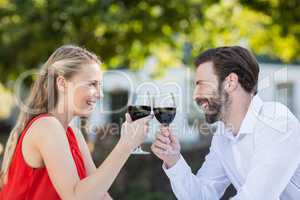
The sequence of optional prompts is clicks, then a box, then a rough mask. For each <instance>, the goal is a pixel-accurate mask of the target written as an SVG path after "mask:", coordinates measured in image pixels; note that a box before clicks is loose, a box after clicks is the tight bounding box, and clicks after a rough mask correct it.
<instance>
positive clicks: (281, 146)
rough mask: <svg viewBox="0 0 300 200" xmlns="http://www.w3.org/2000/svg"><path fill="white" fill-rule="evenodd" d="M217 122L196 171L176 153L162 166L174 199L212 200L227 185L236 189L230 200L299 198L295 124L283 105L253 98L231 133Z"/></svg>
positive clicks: (299, 129)
mask: <svg viewBox="0 0 300 200" xmlns="http://www.w3.org/2000/svg"><path fill="white" fill-rule="evenodd" d="M217 124H218V128H217V131H216V133H215V134H214V136H213V139H212V143H211V147H210V152H209V154H208V155H207V156H206V158H205V162H204V163H203V165H202V167H201V168H200V170H199V171H198V172H197V174H196V175H194V174H193V173H192V171H191V169H190V167H189V166H188V164H187V163H186V162H185V160H184V158H183V157H182V156H181V158H180V160H179V161H178V162H177V163H176V164H175V165H174V166H173V167H172V168H170V169H166V168H165V166H163V169H164V171H165V173H166V174H167V176H168V177H169V179H170V182H171V186H172V189H173V191H174V193H175V195H176V197H177V198H178V199H179V200H217V199H220V198H221V197H222V195H223V194H224V192H225V190H226V188H227V187H228V186H229V185H230V183H232V184H233V185H234V187H235V188H236V190H237V194H236V196H234V197H233V198H232V199H231V200H279V199H280V200H299V199H300V125H299V122H298V120H297V119H296V118H295V116H294V115H293V114H292V113H291V112H290V111H289V110H288V108H287V107H286V106H284V105H282V104H280V103H276V102H263V101H262V100H261V99H260V98H259V97H258V96H255V97H253V99H252V101H251V104H250V106H249V109H248V111H247V113H246V116H245V118H244V119H243V122H242V124H241V128H240V131H239V133H238V134H237V136H236V137H234V135H233V134H232V132H230V130H226V129H225V128H224V124H223V123H222V122H218V123H217Z"/></svg>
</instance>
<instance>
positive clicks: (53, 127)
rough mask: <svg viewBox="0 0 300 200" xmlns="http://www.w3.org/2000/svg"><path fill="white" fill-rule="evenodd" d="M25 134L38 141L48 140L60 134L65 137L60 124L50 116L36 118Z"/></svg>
mask: <svg viewBox="0 0 300 200" xmlns="http://www.w3.org/2000/svg"><path fill="white" fill-rule="evenodd" d="M27 132H29V134H30V135H32V136H34V138H36V139H38V140H43V139H45V138H47V139H49V138H51V137H57V136H59V135H62V134H63V135H65V130H64V128H63V126H62V124H61V123H60V122H59V120H58V119H57V118H55V117H54V116H51V115H46V116H43V117H38V118H36V119H35V120H34V121H33V122H32V124H31V125H30V127H29V128H28V130H27ZM27 134H28V133H27Z"/></svg>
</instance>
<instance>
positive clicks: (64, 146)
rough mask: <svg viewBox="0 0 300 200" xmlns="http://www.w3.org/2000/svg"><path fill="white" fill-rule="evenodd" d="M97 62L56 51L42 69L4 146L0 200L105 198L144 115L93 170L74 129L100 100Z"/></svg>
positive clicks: (81, 53) (74, 50)
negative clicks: (72, 123)
mask: <svg viewBox="0 0 300 200" xmlns="http://www.w3.org/2000/svg"><path fill="white" fill-rule="evenodd" d="M100 64H101V62H100V61H99V60H98V58H97V56H96V55H94V54H93V53H91V52H89V51H87V50H85V49H82V48H80V47H77V46H72V45H66V46H62V47H60V48H58V49H57V50H56V51H55V52H54V53H53V54H52V55H51V56H50V57H49V59H48V60H47V61H46V63H45V64H44V65H43V67H42V69H41V72H40V75H39V77H38V79H37V80H36V81H35V83H34V86H33V88H32V90H31V93H30V95H29V98H28V101H27V104H26V105H27V106H26V109H25V108H22V109H21V112H20V115H19V118H18V121H17V124H16V126H15V127H14V129H13V130H12V132H11V134H10V136H9V139H8V142H7V144H6V148H5V154H4V158H3V163H2V169H1V185H2V191H1V192H0V199H5V200H6V199H14V200H18V199H22V200H23V199H30V200H40V199H44V200H54V199H89V200H92V199H97V200H99V199H111V197H110V196H109V194H108V193H107V191H108V189H109V188H110V186H111V185H112V183H113V181H114V179H115V178H116V176H117V175H118V173H119V171H120V170H121V168H122V166H123V165H124V163H125V162H126V160H127V159H128V157H129V155H130V153H131V151H132V150H133V149H134V148H136V147H137V146H139V145H140V144H141V143H142V142H143V141H144V139H145V136H146V133H147V129H148V122H149V120H150V119H151V116H150V117H147V118H143V119H140V120H137V121H135V122H131V120H130V117H129V116H128V114H126V122H125V123H124V124H123V125H122V129H121V133H122V134H121V135H122V136H121V139H120V140H119V142H118V144H117V145H116V146H115V148H114V149H113V151H112V152H111V153H110V154H109V156H108V157H107V158H106V159H105V161H104V162H103V164H102V165H101V166H99V167H98V168H96V167H95V164H94V163H93V161H92V158H91V155H90V153H89V151H88V148H87V144H86V142H85V140H84V138H83V136H82V134H81V133H80V131H78V130H75V129H74V130H73V129H72V128H71V127H69V122H70V121H71V120H72V118H73V117H75V116H80V117H87V116H88V115H89V114H90V113H91V112H92V110H93V108H94V106H95V103H96V101H97V100H98V99H100V98H101V93H100V83H101V71H100V69H99V65H100Z"/></svg>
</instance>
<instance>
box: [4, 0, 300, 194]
mask: <svg viewBox="0 0 300 200" xmlns="http://www.w3.org/2000/svg"><path fill="white" fill-rule="evenodd" d="M299 22H300V2H299V0H251V1H249V0H221V1H217V0H165V1H160V0H147V1H146V0H0V161H1V159H2V153H3V148H4V146H5V143H6V140H7V137H8V135H9V132H10V130H11V129H12V127H13V126H14V124H15V121H16V117H17V115H18V111H19V106H18V105H19V103H17V101H16V100H17V99H19V100H20V99H24V98H26V96H27V95H28V91H29V89H30V86H31V84H32V82H33V81H34V79H35V76H34V73H33V71H32V70H38V69H39V68H40V66H41V65H42V64H43V62H45V61H46V59H47V58H48V56H49V55H50V54H51V53H52V52H53V51H54V50H55V49H56V48H57V47H59V46H61V45H63V44H68V43H72V44H77V45H80V46H83V47H85V48H87V49H88V50H91V51H93V52H95V53H96V54H97V55H98V56H100V57H101V59H102V61H103V65H102V66H101V67H102V69H103V70H104V72H105V73H104V76H103V79H104V85H103V90H104V94H105V96H104V99H102V100H101V102H99V103H98V105H97V107H96V110H95V112H94V113H93V114H92V116H91V117H90V118H89V119H74V121H72V123H73V125H74V126H79V127H80V128H81V130H82V132H83V133H84V135H85V137H86V140H87V142H88V145H89V148H90V150H91V153H92V155H93V158H94V161H95V163H96V164H97V166H99V165H100V164H101V162H102V161H103V160H104V159H105V157H106V156H107V155H108V153H109V152H110V151H111V150H112V148H113V147H114V145H115V144H116V142H117V141H118V139H119V130H118V129H116V128H114V127H115V125H119V124H121V123H122V122H123V121H124V113H125V112H126V105H127V103H128V99H129V98H130V95H131V93H132V92H133V91H136V90H138V89H139V90H149V91H152V92H153V93H156V92H160V93H165V92H173V93H174V94H175V97H176V105H177V108H178V112H177V113H178V114H177V115H176V118H175V121H174V123H172V128H173V129H174V132H175V134H176V135H177V136H178V138H179V139H180V142H181V145H182V153H183V155H184V157H185V158H186V160H187V162H188V163H189V164H190V166H191V168H192V169H193V171H194V172H196V171H197V169H199V168H200V167H201V165H202V162H203V160H204V157H205V155H206V154H207V153H208V147H209V145H210V139H211V135H212V133H211V132H212V131H211V130H210V129H209V128H205V127H204V128H203V126H201V124H203V121H204V119H203V113H202V112H201V110H199V109H198V108H197V107H196V105H195V104H194V103H193V101H192V91H193V75H194V66H193V58H194V57H195V56H196V55H198V54H199V53H200V52H201V51H203V50H205V49H207V48H211V47H217V46H223V45H241V46H244V47H246V48H248V49H250V50H251V51H252V52H253V53H254V55H255V56H256V57H257V59H258V61H259V63H260V68H261V74H260V78H259V80H260V81H259V95H260V96H261V97H262V98H263V99H264V100H276V101H280V102H282V103H284V104H286V105H288V107H289V108H290V109H291V110H292V112H293V113H294V114H295V115H296V116H297V117H298V118H299V116H300V105H299V104H297V103H298V102H299V100H300V88H299V87H300V82H299V81H300V80H299V76H300V23H299ZM20 80H21V82H20ZM17 83H21V86H22V87H21V88H19V89H18V90H16V85H17ZM18 85H19V86H20V84H18ZM157 124H158V123H157V122H156V121H155V120H153V123H152V125H151V130H150V134H149V137H148V139H147V141H146V142H145V144H144V145H143V148H144V149H146V150H149V146H150V145H151V142H152V140H153V138H154V136H155V131H156V128H157ZM161 164H162V163H161V161H160V160H158V159H157V158H155V157H154V155H147V156H131V157H130V158H129V160H128V162H127V163H126V165H125V166H124V168H123V170H122V171H121V173H120V174H119V176H118V178H117V179H116V181H115V182H114V184H113V186H112V188H111V190H110V193H111V195H112V196H113V197H114V199H125V200H127V199H128V200H131V199H143V200H144V199H145V200H155V199H167V200H172V199H176V198H175V196H174V195H173V194H172V191H171V187H170V184H169V181H168V179H167V177H166V176H165V175H164V173H163V171H162V169H161ZM234 193H235V190H234V188H232V187H230V188H228V190H227V191H226V194H225V195H224V197H223V199H224V200H225V199H229V197H230V196H232V195H234Z"/></svg>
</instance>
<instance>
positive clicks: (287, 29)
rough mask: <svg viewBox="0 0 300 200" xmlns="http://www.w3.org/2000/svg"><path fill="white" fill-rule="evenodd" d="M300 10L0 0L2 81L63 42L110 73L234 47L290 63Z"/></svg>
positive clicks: (231, 0) (170, 0)
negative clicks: (90, 54) (150, 60)
mask: <svg viewBox="0 0 300 200" xmlns="http://www.w3.org/2000/svg"><path fill="white" fill-rule="evenodd" d="M276 2H278V3H276ZM273 8H276V9H273ZM285 8H289V9H290V10H289V12H282V9H285ZM298 11H299V3H298V1H297V0H292V1H283V0H282V1H275V0H269V1H263V3H261V2H260V1H258V0H254V1H245V0H241V1H240V2H239V1H235V0H223V1H216V0H209V1H204V0H186V1H182V0H167V1H159V0H149V1H146V0H85V1H82V0H73V1H71V2H70V1H66V0H61V1H58V0H57V1H52V0H51V1H50V0H1V1H0V34H1V37H0V81H1V82H3V83H5V82H6V81H8V80H14V79H16V77H17V76H18V75H19V74H20V73H21V72H23V71H25V70H27V69H31V68H36V67H37V66H38V65H40V64H41V63H42V62H44V61H45V60H46V58H47V57H48V56H49V55H50V53H51V52H52V51H53V50H54V49H55V48H57V47H58V46H60V45H62V44H65V43H75V44H79V45H82V46H85V47H86V48H88V49H90V50H93V51H94V52H96V53H97V54H98V55H100V56H101V57H102V58H103V61H104V67H105V68H119V67H130V68H131V69H138V68H141V67H143V64H144V61H145V58H146V57H147V56H149V55H154V56H155V57H156V58H157V60H158V62H157V66H155V67H156V69H157V71H159V70H162V69H163V67H169V66H176V65H180V64H182V61H183V58H184V61H185V63H186V64H191V61H192V59H191V57H193V56H195V55H196V54H198V53H199V51H201V50H203V49H205V48H209V47H214V46H219V45H232V44H243V45H247V46H248V47H249V48H251V49H253V51H254V52H255V53H256V54H267V55H270V56H275V57H278V58H280V59H281V60H283V61H285V62H290V61H294V60H297V59H299V55H300V54H299V49H300V45H299V27H298V26H297V25H296V24H297V23H295V22H297V21H299V20H298V19H299V14H298V13H300V12H298Z"/></svg>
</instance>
